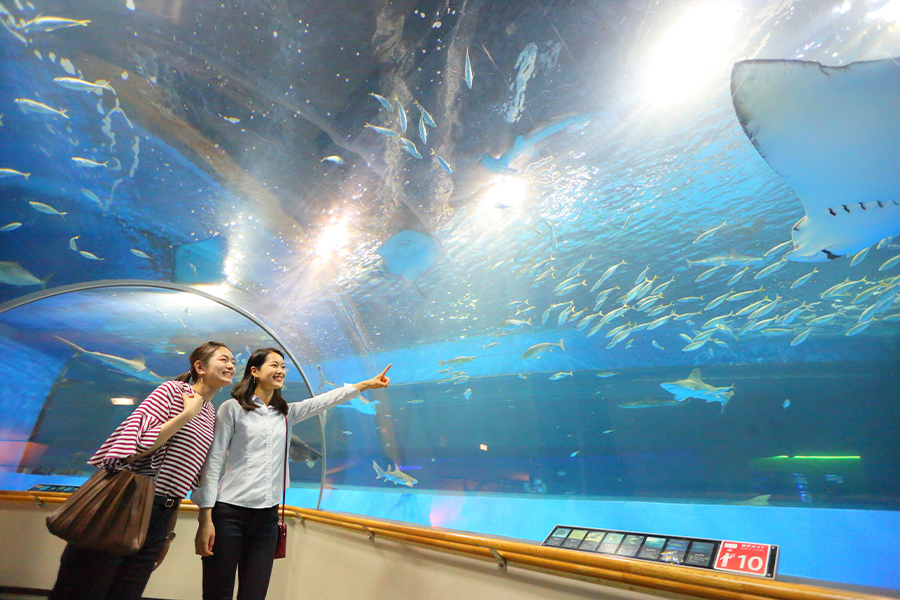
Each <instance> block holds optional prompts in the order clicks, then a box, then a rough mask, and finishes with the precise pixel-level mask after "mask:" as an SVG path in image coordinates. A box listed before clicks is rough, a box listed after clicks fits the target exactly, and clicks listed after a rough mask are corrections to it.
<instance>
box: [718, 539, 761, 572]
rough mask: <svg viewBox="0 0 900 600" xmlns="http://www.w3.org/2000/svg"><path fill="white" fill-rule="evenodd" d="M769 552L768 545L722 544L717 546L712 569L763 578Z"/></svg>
mask: <svg viewBox="0 0 900 600" xmlns="http://www.w3.org/2000/svg"><path fill="white" fill-rule="evenodd" d="M771 552H772V546H770V545H768V544H749V543H747V542H727V541H726V542H722V543H721V544H719V553H718V554H717V555H716V564H715V567H714V568H715V569H716V570H717V571H730V572H732V573H741V574H743V575H757V576H759V577H765V576H766V568H767V567H768V565H769V554H770V553H771Z"/></svg>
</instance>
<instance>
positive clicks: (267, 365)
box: [250, 352, 287, 390]
mask: <svg viewBox="0 0 900 600" xmlns="http://www.w3.org/2000/svg"><path fill="white" fill-rule="evenodd" d="M250 372H251V373H253V375H254V376H255V377H256V379H257V384H256V385H257V386H259V387H261V388H262V389H265V390H280V389H281V388H282V387H283V386H284V378H285V376H286V375H287V368H286V367H285V366H284V358H282V357H281V356H279V355H278V354H276V353H275V352H269V354H268V356H266V360H265V362H263V364H261V365H260V366H259V368H256V367H254V368H253V369H252V370H251V371H250Z"/></svg>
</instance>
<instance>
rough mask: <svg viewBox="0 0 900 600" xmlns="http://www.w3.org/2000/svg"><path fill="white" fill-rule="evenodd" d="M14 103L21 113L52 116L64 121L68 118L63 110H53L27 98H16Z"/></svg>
mask: <svg viewBox="0 0 900 600" xmlns="http://www.w3.org/2000/svg"><path fill="white" fill-rule="evenodd" d="M14 102H15V103H16V104H17V105H18V106H19V110H21V111H22V112H23V113H37V114H41V115H52V116H54V117H62V118H64V119H68V118H69V115H67V114H66V111H65V109H63V110H56V109H55V108H51V107H49V106H47V105H46V104H44V103H43V102H37V101H36V100H29V99H27V98H16V99H15V100H14Z"/></svg>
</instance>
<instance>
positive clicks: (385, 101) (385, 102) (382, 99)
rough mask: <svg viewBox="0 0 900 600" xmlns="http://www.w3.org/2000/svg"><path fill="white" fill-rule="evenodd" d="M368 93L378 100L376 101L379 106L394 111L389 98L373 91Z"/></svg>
mask: <svg viewBox="0 0 900 600" xmlns="http://www.w3.org/2000/svg"><path fill="white" fill-rule="evenodd" d="M369 95H370V96H372V97H373V98H375V99H376V100H378V103H379V104H381V106H382V107H383V108H384V109H385V110H386V111H388V112H394V105H393V104H391V101H390V100H388V99H387V98H385V97H384V96H381V95H379V94H376V93H375V92H369Z"/></svg>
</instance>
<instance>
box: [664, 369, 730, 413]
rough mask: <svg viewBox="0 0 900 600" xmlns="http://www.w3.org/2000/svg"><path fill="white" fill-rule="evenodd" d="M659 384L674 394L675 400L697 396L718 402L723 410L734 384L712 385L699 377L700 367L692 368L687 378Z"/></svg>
mask: <svg viewBox="0 0 900 600" xmlns="http://www.w3.org/2000/svg"><path fill="white" fill-rule="evenodd" d="M659 386H660V387H661V388H662V389H664V390H666V391H667V392H669V393H670V394H672V395H673V396H675V398H674V399H675V401H676V402H684V401H685V400H687V399H688V398H697V399H699V400H705V401H707V402H718V403H720V404H721V405H722V412H725V405H726V404H728V401H729V400H731V397H732V396H733V395H734V390H733V388H734V386H729V387H713V386H711V385H709V384H707V383H704V382H703V381H702V380H701V379H700V369H694V370H693V371H691V374H690V375H688V377H687V379H681V380H678V381H670V382H668V383H661V384H659Z"/></svg>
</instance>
